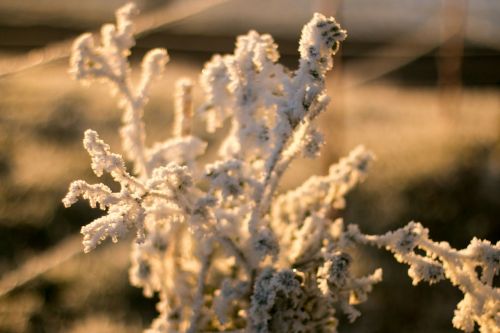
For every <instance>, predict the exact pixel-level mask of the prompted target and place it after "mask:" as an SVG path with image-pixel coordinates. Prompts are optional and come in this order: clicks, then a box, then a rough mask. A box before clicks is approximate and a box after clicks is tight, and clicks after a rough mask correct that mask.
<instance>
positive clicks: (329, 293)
mask: <svg viewBox="0 0 500 333" xmlns="http://www.w3.org/2000/svg"><path fill="white" fill-rule="evenodd" d="M136 12H137V10H136V9H135V7H134V5H132V4H128V5H126V6H124V7H122V8H121V9H119V10H118V11H117V14H116V24H115V25H112V24H107V25H104V26H103V28H102V30H101V38H100V40H99V41H96V40H95V39H94V37H92V36H91V35H90V34H84V35H82V36H81V37H80V38H78V39H77V40H76V41H75V43H74V46H73V52H72V56H71V73H72V74H73V76H74V77H75V78H76V79H78V80H80V81H82V82H85V83H91V82H93V81H102V82H105V83H107V84H108V85H110V86H111V88H112V92H113V93H114V94H116V95H118V97H119V101H120V102H119V106H120V108H122V110H123V117H122V121H123V123H122V127H121V129H120V135H121V139H122V145H123V150H124V153H125V154H124V156H125V158H126V159H127V160H128V161H130V162H132V164H133V167H134V168H133V171H127V169H126V167H125V165H126V164H125V161H124V158H123V157H122V156H121V155H118V154H115V153H112V152H111V150H110V147H109V146H108V145H107V144H106V143H105V142H104V141H102V140H101V139H100V138H99V135H98V134H97V133H96V132H95V131H92V130H87V131H86V132H85V138H84V147H85V149H86V150H87V151H88V153H89V155H90V157H91V165H92V170H93V171H94V173H95V174H96V175H97V176H99V177H100V176H102V175H103V174H104V173H108V174H109V175H110V176H111V178H112V179H113V180H114V181H115V182H116V183H118V184H119V189H118V190H117V191H116V192H114V191H112V190H111V189H110V188H109V187H108V186H106V185H104V184H88V183H87V182H85V181H83V180H77V181H74V182H73V183H72V184H71V185H70V188H69V191H68V194H67V195H66V197H65V198H64V199H63V203H64V205H65V206H67V207H68V206H71V205H72V204H73V203H75V202H76V200H77V199H78V198H79V197H83V198H84V199H87V200H88V201H89V202H90V205H91V206H92V207H96V206H97V205H98V206H99V207H100V208H101V209H102V210H105V211H106V212H107V214H106V215H104V216H103V217H100V218H98V219H96V220H95V221H93V222H92V223H90V224H88V225H87V226H84V227H83V228H82V231H81V232H82V234H83V235H84V240H83V244H84V250H85V252H89V251H91V250H93V249H94V248H95V247H96V246H97V245H98V244H100V243H101V242H102V241H104V240H106V239H108V238H110V239H111V240H112V241H117V240H118V239H120V238H122V237H123V236H124V235H125V234H126V233H128V232H129V231H131V230H132V231H134V232H135V234H136V237H135V241H134V243H133V244H132V251H131V262H132V266H131V268H130V271H129V276H130V282H131V284H132V285H134V286H137V287H141V288H142V289H143V292H144V295H145V296H146V297H152V296H153V295H155V294H156V295H158V297H159V302H158V305H157V309H158V312H159V315H158V317H157V318H156V319H155V320H154V321H153V323H152V324H151V327H150V328H149V329H147V330H146V332H148V333H160V332H191V333H194V332H214V331H221V332H222V331H224V332H262V333H264V332H297V333H298V332H311V333H312V332H336V331H337V326H338V321H339V320H338V318H337V317H338V314H337V312H338V311H339V310H340V311H342V312H344V313H345V314H346V315H347V316H348V318H349V320H350V321H353V320H355V319H356V318H357V317H358V316H359V315H360V312H359V311H358V310H357V309H356V308H355V305H356V304H359V303H361V302H364V301H366V299H367V296H368V293H369V292H370V291H371V290H372V288H373V285H374V284H376V283H379V282H380V281H381V279H382V270H381V269H376V270H375V271H374V272H373V273H371V274H368V275H366V276H362V277H359V276H355V274H353V272H352V271H351V266H352V260H353V259H352V256H351V255H350V252H351V251H352V249H353V247H354V246H356V244H358V243H363V244H373V245H378V246H384V247H386V248H387V249H389V250H390V251H393V252H394V253H395V256H396V259H397V260H398V261H401V262H405V263H408V264H410V266H411V268H410V276H411V277H412V278H413V281H414V283H417V282H418V281H420V280H425V281H428V282H430V283H434V282H437V281H439V280H441V279H444V278H447V279H449V280H451V282H452V283H453V284H455V285H457V286H458V287H459V288H460V289H461V290H462V291H463V292H464V294H465V298H464V300H463V301H462V302H461V303H460V304H459V306H458V309H457V313H456V315H455V319H454V320H453V323H454V325H455V326H456V327H458V328H461V329H463V330H465V331H471V330H472V328H473V326H474V323H477V324H479V325H480V327H481V331H482V332H498V328H499V321H500V320H499V317H498V312H499V311H498V306H499V305H498V304H499V292H498V289H497V288H494V287H493V286H492V281H493V277H494V276H495V275H496V274H498V272H499V268H498V265H499V248H498V247H499V245H498V244H497V245H492V244H490V243H489V242H487V241H480V240H476V239H474V240H473V242H472V243H471V245H470V246H469V247H468V248H467V249H465V250H462V251H456V250H454V249H451V248H450V247H449V246H448V245H447V244H446V243H434V242H432V241H431V240H430V239H429V238H428V236H427V234H428V232H427V230H426V229H424V228H423V227H422V226H421V225H420V224H415V223H412V224H410V225H408V226H407V227H405V228H403V229H400V230H397V231H395V232H393V233H388V234H386V235H382V236H367V235H363V234H362V233H361V232H359V230H358V229H357V227H356V226H353V225H350V226H347V230H345V228H344V225H343V221H342V219H340V218H338V216H339V214H340V211H341V210H342V208H343V207H344V205H345V196H346V194H347V193H348V192H349V191H350V190H351V189H352V188H353V187H355V186H356V185H357V184H358V183H360V182H361V181H363V180H364V178H365V176H366V173H367V171H368V168H369V166H370V164H371V163H372V161H373V155H372V154H371V153H370V152H369V151H367V150H366V149H365V148H364V147H362V146H360V147H358V148H356V149H354V150H353V151H352V152H351V153H350V154H349V155H348V156H347V157H345V158H343V159H341V160H340V162H339V163H338V164H336V165H333V166H331V167H330V169H329V172H328V174H327V175H324V176H312V177H311V178H309V179H308V180H307V181H305V182H304V183H303V184H302V185H301V186H299V187H298V188H296V189H292V190H290V191H288V192H285V193H280V192H279V191H278V185H279V182H280V180H281V178H282V176H283V174H284V172H285V171H286V170H287V169H288V167H289V166H290V164H291V163H292V161H293V160H294V159H295V158H296V157H298V156H305V157H308V158H314V157H316V156H317V155H318V153H319V150H320V148H321V145H322V142H323V135H322V134H321V133H320V132H319V131H318V129H317V128H316V126H315V124H314V121H315V119H316V118H317V117H318V115H320V114H321V113H322V112H324V111H325V110H326V107H327V105H328V103H329V98H328V96H327V95H326V89H325V76H326V74H327V72H328V71H329V70H331V69H332V67H333V56H334V54H335V53H336V51H337V50H338V48H339V46H340V42H342V41H343V40H344V39H345V38H346V32H345V31H344V30H342V29H341V27H340V26H339V25H338V24H337V22H335V20H334V19H333V18H327V17H324V16H323V15H321V14H315V15H314V16H313V18H312V19H311V21H310V22H309V23H307V24H306V25H305V26H304V28H303V30H302V37H301V40H300V45H299V53H300V59H299V66H298V68H297V70H295V71H291V70H289V69H287V68H285V67H284V66H282V65H281V64H280V63H279V62H278V60H279V53H278V46H277V45H276V44H275V43H274V40H273V38H272V37H271V36H270V35H265V34H264V35H261V34H259V33H257V32H255V31H250V32H249V33H248V34H247V35H245V36H240V37H238V39H237V42H236V49H235V51H234V54H231V55H224V56H221V55H216V56H214V57H213V58H212V59H211V60H210V61H209V62H208V63H207V64H206V65H205V67H204V69H203V71H202V73H201V76H200V80H199V82H200V86H201V89H202V91H203V95H204V96H203V98H204V102H203V104H202V105H201V106H200V107H199V108H197V110H198V113H196V114H195V113H194V112H193V110H195V108H194V107H193V97H192V91H193V89H194V85H193V83H192V82H191V81H190V80H189V79H181V80H179V81H178V83H177V84H176V89H175V94H174V97H175V119H174V123H173V126H172V127H173V137H172V138H170V139H166V140H165V141H163V142H157V143H155V144H154V145H152V146H151V147H148V146H146V130H145V124H144V122H143V119H142V117H143V112H144V106H145V104H146V103H147V101H148V97H149V95H150V90H151V85H152V84H153V82H154V80H155V79H157V78H158V77H160V76H161V75H162V72H163V67H164V66H165V64H166V63H167V61H168V54H167V52H166V51H165V50H163V49H155V50H152V51H149V52H148V53H147V54H146V55H145V57H144V59H143V62H142V72H141V78H140V80H139V82H138V83H137V84H136V85H134V84H133V82H132V80H131V75H130V67H129V62H128V59H127V57H128V55H129V54H130V49H131V47H133V46H134V44H135V40H134V36H133V24H132V21H131V18H132V16H133V14H135V13H136ZM197 115H198V116H200V117H202V118H204V119H205V120H206V126H207V130H208V131H209V132H213V131H216V130H217V129H218V128H219V127H222V126H223V124H224V122H225V121H226V120H228V123H229V126H230V129H229V132H228V134H227V136H226V137H225V138H224V140H223V142H222V144H221V146H220V149H219V154H218V157H217V158H216V160H214V161H211V162H210V163H208V164H207V165H205V166H202V165H200V163H199V160H198V158H199V157H200V156H201V155H203V154H204V152H205V149H206V145H207V144H206V143H205V142H204V141H203V140H201V139H200V138H198V137H196V136H195V133H193V132H192V125H191V122H192V118H193V117H194V116H197ZM417 247H418V248H421V249H423V250H424V251H426V253H427V255H426V256H422V255H419V254H416V253H414V249H415V248H417ZM475 267H481V268H482V275H481V278H478V277H477V275H476V273H475Z"/></svg>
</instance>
